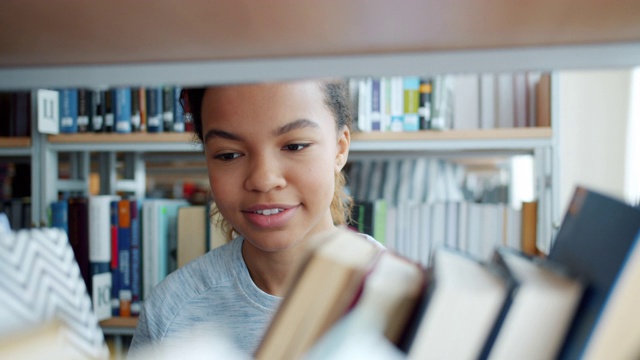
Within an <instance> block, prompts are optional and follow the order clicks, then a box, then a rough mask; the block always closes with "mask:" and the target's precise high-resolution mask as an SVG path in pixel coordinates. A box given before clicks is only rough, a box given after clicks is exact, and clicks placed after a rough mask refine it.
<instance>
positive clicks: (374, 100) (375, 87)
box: [371, 78, 382, 131]
mask: <svg viewBox="0 0 640 360" xmlns="http://www.w3.org/2000/svg"><path fill="white" fill-rule="evenodd" d="M380 95H381V91H380V79H379V78H374V79H371V131H381V130H382V124H381V120H382V118H381V115H382V114H381V113H380Z"/></svg>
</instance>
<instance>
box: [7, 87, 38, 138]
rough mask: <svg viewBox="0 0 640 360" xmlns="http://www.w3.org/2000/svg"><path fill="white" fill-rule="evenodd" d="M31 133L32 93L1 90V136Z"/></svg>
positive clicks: (27, 134)
mask: <svg viewBox="0 0 640 360" xmlns="http://www.w3.org/2000/svg"><path fill="white" fill-rule="evenodd" d="M30 135H31V93H30V92H28V91H19V92H0V136H7V137H18V136H30Z"/></svg>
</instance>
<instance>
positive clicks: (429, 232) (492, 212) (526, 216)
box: [349, 199, 538, 266]
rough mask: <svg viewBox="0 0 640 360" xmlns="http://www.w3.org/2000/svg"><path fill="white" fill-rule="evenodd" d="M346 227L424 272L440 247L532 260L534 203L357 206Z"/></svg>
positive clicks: (372, 203)
mask: <svg viewBox="0 0 640 360" xmlns="http://www.w3.org/2000/svg"><path fill="white" fill-rule="evenodd" d="M349 225H350V227H351V228H352V229H354V230H356V231H358V232H360V233H364V234H368V235H371V236H373V237H374V238H375V239H376V240H377V241H379V242H380V243H382V244H384V245H385V246H386V247H387V248H389V249H391V250H393V251H395V252H397V253H398V254H401V255H402V256H405V257H407V258H409V259H411V260H412V261H414V262H416V263H420V264H421V265H423V266H429V265H430V261H431V259H432V255H433V253H434V251H435V250H436V249H438V248H440V247H442V246H446V247H448V248H451V249H457V250H460V251H464V252H466V253H469V254H471V255H473V256H475V257H477V258H480V259H489V258H490V257H491V255H492V252H493V249H494V248H495V247H497V246H507V247H509V248H511V249H514V250H517V251H522V252H524V253H526V254H528V255H536V254H537V245H536V241H537V240H536V234H537V225H538V221H537V202H535V201H532V202H524V203H522V205H521V208H520V209H516V208H513V207H512V206H511V205H509V204H505V203H474V202H467V201H455V202H454V201H446V202H432V203H429V202H422V203H415V202H404V203H400V204H397V205H395V206H389V205H388V204H387V202H386V201H385V200H384V199H378V200H375V201H357V202H356V203H355V204H354V207H353V210H352V216H351V222H350V223H349Z"/></svg>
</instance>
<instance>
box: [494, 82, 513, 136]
mask: <svg viewBox="0 0 640 360" xmlns="http://www.w3.org/2000/svg"><path fill="white" fill-rule="evenodd" d="M514 114H515V110H514V86H513V74H511V73H501V74H498V114H497V119H498V122H497V126H496V127H498V128H512V127H514V125H515V122H514Z"/></svg>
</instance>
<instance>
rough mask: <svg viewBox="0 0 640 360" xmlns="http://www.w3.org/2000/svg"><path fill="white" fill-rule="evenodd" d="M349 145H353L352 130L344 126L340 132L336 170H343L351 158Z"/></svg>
mask: <svg viewBox="0 0 640 360" xmlns="http://www.w3.org/2000/svg"><path fill="white" fill-rule="evenodd" d="M349 145H351V131H349V128H348V127H346V126H343V127H342V129H341V130H340V132H339V133H338V143H337V150H338V151H337V153H336V171H341V170H342V168H343V167H344V165H345V164H346V163H347V159H348V158H349Z"/></svg>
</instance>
